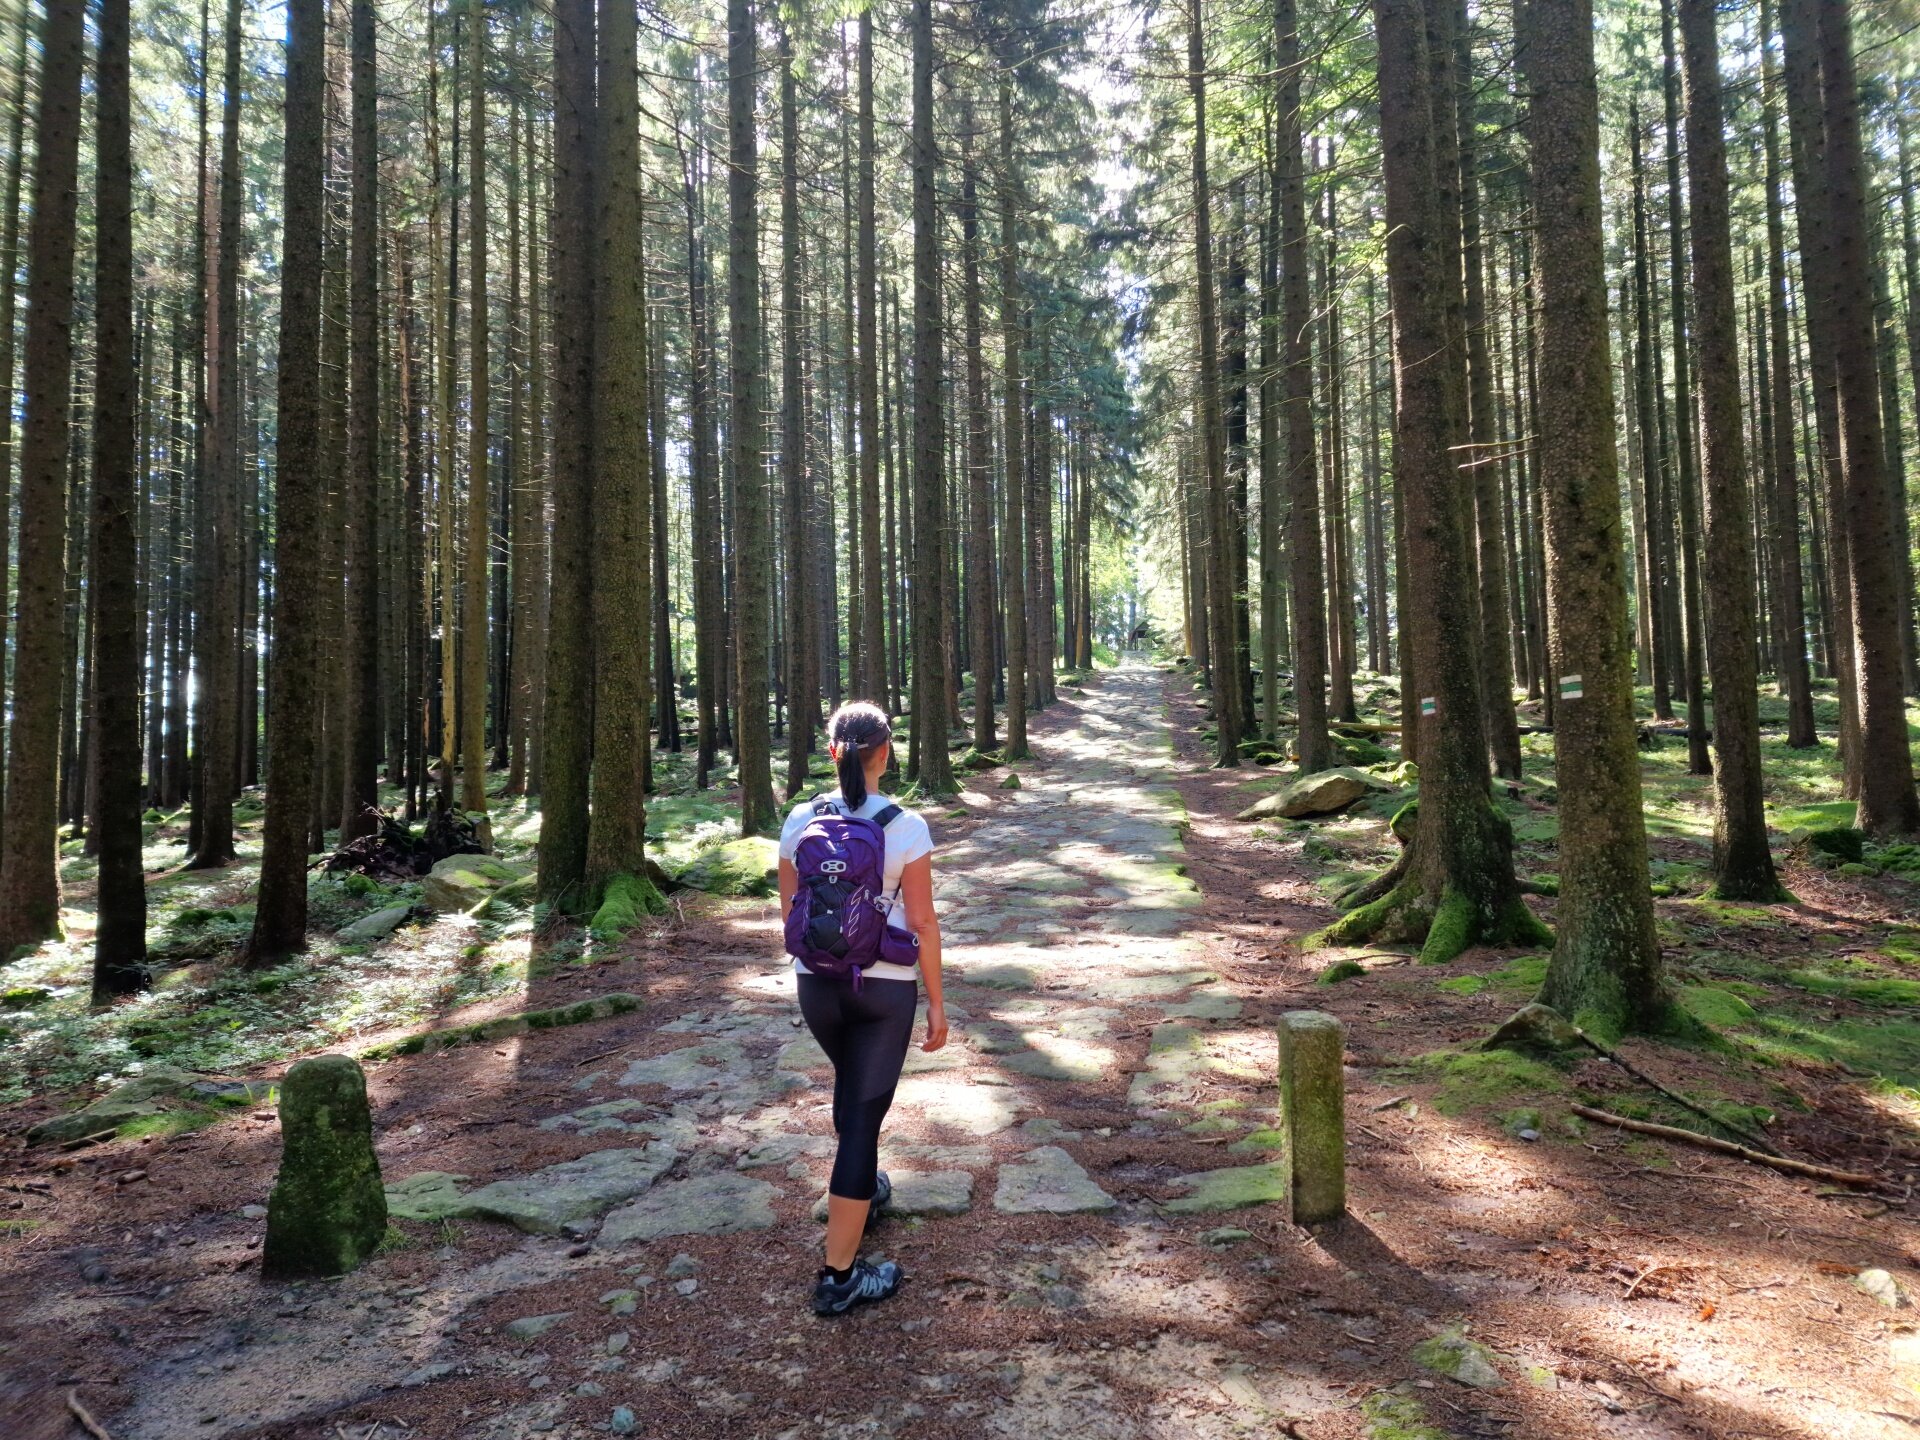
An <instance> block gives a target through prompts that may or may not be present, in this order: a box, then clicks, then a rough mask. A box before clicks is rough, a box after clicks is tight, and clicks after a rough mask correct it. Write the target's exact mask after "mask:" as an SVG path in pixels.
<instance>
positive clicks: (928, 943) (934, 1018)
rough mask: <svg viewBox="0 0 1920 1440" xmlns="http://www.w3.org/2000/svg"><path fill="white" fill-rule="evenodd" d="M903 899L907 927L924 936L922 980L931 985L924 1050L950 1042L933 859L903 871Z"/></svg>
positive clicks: (911, 864)
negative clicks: (941, 968) (942, 982)
mask: <svg viewBox="0 0 1920 1440" xmlns="http://www.w3.org/2000/svg"><path fill="white" fill-rule="evenodd" d="M900 899H901V903H902V904H904V905H905V906H906V909H907V928H908V929H910V930H911V931H913V933H914V934H915V935H918V936H919V937H920V977H921V979H922V980H924V981H925V982H926V986H927V1038H926V1039H925V1040H924V1041H923V1042H922V1043H921V1046H920V1048H921V1049H922V1050H938V1049H939V1048H940V1047H941V1046H942V1045H944V1044H946V1043H947V1004H946V997H945V996H944V995H943V994H942V993H941V989H940V917H939V916H938V915H937V914H935V913H934V909H933V857H932V856H931V855H922V856H921V857H920V858H919V859H918V860H909V861H908V862H907V866H906V868H905V869H904V870H902V871H901V872H900Z"/></svg>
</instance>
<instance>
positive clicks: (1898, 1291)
mask: <svg viewBox="0 0 1920 1440" xmlns="http://www.w3.org/2000/svg"><path fill="white" fill-rule="evenodd" d="M1853 1288H1854V1289H1856V1290H1858V1291H1859V1292H1860V1293H1861V1294H1862V1295H1865V1296H1866V1297H1867V1298H1868V1299H1870V1300H1874V1301H1876V1302H1878V1303H1879V1304H1881V1305H1884V1306H1886V1307H1887V1308H1888V1309H1889V1310H1904V1309H1906V1308H1907V1306H1908V1305H1909V1304H1910V1303H1911V1302H1910V1301H1909V1300H1908V1298H1907V1292H1906V1287H1905V1286H1903V1285H1901V1283H1900V1282H1899V1281H1898V1280H1896V1279H1894V1278H1893V1276H1892V1275H1890V1274H1888V1273H1887V1272H1886V1271H1885V1270H1880V1269H1873V1270H1862V1271H1861V1272H1860V1273H1859V1274H1858V1275H1856V1276H1854V1277H1853Z"/></svg>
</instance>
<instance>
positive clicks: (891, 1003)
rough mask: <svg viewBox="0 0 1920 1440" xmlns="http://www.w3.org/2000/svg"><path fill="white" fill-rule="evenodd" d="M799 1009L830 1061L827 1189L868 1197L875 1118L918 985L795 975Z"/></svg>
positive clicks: (892, 1076)
mask: <svg viewBox="0 0 1920 1440" xmlns="http://www.w3.org/2000/svg"><path fill="white" fill-rule="evenodd" d="M797 978H798V979H799V981H800V1013H801V1015H802V1016H804V1017H805V1018H806V1022H807V1028H808V1029H809V1030H811V1031H812V1032H813V1038H814V1039H816V1040H818V1041H819V1042H820V1048H821V1049H822V1050H824V1051H826V1052H827V1058H828V1059H829V1060H831V1061H833V1130H834V1133H835V1134H836V1135H838V1136H839V1137H840V1148H839V1150H838V1152H837V1153H836V1154H835V1155H834V1157H833V1179H832V1180H830V1181H829V1182H828V1183H827V1193H828V1194H830V1195H838V1196H839V1197H840V1198H841V1199H842V1200H871V1199H872V1198H873V1192H874V1190H875V1188H876V1181H875V1179H874V1172H875V1170H876V1169H877V1167H878V1165H879V1161H880V1122H881V1121H883V1120H885V1119H886V1118H887V1109H888V1107H889V1106H891V1105H892V1104H893V1091H894V1087H895V1086H897V1085H898V1084H899V1083H900V1067H901V1066H902V1065H904V1064H906V1061H907V1044H908V1042H909V1041H910V1040H912V1038H913V1012H914V1006H915V1004H916V1003H917V1002H918V1000H919V998H920V986H919V985H918V984H917V983H915V982H913V981H910V980H868V981H866V982H865V983H864V984H862V985H861V987H860V988H859V989H858V990H855V989H854V988H853V985H852V983H851V982H849V981H846V980H836V979H829V978H828V977H826V976H824V975H801V976H799V977H797Z"/></svg>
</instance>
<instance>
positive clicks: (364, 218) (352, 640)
mask: <svg viewBox="0 0 1920 1440" xmlns="http://www.w3.org/2000/svg"><path fill="white" fill-rule="evenodd" d="M373 11H374V6H373V0H353V5H352V21H351V23H352V41H351V46H352V61H351V65H352V74H353V176H352V182H351V183H352V202H351V203H352V212H353V213H352V229H353V237H352V257H353V258H352V264H353V273H352V275H351V277H350V278H349V280H348V289H349V292H350V293H349V296H348V301H347V303H348V309H349V312H350V320H349V324H350V326H351V328H352V337H351V339H350V341H349V344H350V346H351V349H352V366H353V382H352V394H351V396H350V399H349V404H350V406H351V409H350V411H349V413H348V421H347V493H346V497H345V499H346V511H347V514H346V520H347V527H346V594H347V624H346V627H345V634H344V637H343V638H344V639H345V641H346V649H347V658H346V671H347V704H346V713H345V714H344V715H343V716H342V717H341V726H340V730H341V739H342V741H343V742H344V749H343V752H342V756H343V760H344V762H345V763H344V770H343V784H342V786H341V808H340V843H341V844H342V845H344V844H346V843H347V842H348V841H350V840H356V839H358V838H359V837H361V836H362V835H371V834H373V833H374V831H375V830H376V829H377V828H378V826H379V817H378V813H377V812H378V807H379V803H380V702H381V694H380V664H379V635H380V598H379V597H380V586H379V577H378V567H377V560H376V555H377V550H376V548H375V526H376V509H375V503H376V501H375V497H376V496H377V494H378V489H379V484H380V455H379V440H378V426H379V423H380V348H379V337H378V334H377V332H376V326H377V322H378V316H377V313H376V307H377V305H378V298H379V290H378V286H379V255H378V238H377V237H378V229H377V226H378V220H379V210H378V206H379V193H378V184H379V172H378V169H377V166H378V163H379V150H378V146H379V140H380V130H379V92H378V89H377V76H376V69H375V67H376V63H377V61H376V55H375V42H374V13H373Z"/></svg>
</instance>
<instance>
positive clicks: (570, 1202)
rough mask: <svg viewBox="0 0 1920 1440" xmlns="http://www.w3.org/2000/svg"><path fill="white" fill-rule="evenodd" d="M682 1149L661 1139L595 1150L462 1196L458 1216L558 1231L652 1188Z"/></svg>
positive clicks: (532, 1229) (533, 1230)
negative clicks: (634, 1146)
mask: <svg viewBox="0 0 1920 1440" xmlns="http://www.w3.org/2000/svg"><path fill="white" fill-rule="evenodd" d="M679 1158H680V1152H679V1151H678V1150H677V1149H675V1148H674V1147H673V1146H672V1145H669V1144H667V1143H665V1142H664V1141H659V1140H656V1141H654V1142H653V1143H652V1144H651V1145H648V1146H646V1147H645V1148H644V1149H639V1150H596V1151H594V1152H593V1153H592V1154H591V1155H583V1156H581V1157H580V1158H579V1159H578V1160H567V1161H563V1162H562V1163H560V1164H558V1165H549V1166H547V1167H546V1168H545V1169H542V1170H536V1171H534V1172H533V1173H532V1174H531V1175H521V1176H516V1177H515V1178H513V1179H511V1180H496V1181H494V1182H493V1184H491V1185H483V1186H482V1187H481V1188H480V1189H478V1190H474V1191H471V1192H470V1193H468V1194H466V1195H464V1196H462V1197H461V1200H460V1205H459V1208H458V1209H455V1210H450V1211H448V1212H447V1217H448V1218H449V1219H454V1220H500V1221H504V1222H505V1223H506V1224H508V1225H512V1226H513V1227H514V1228H516V1229H519V1230H524V1231H526V1232H527V1233H528V1234H530V1235H557V1234H558V1233H559V1232H560V1227H561V1226H563V1225H565V1224H567V1223H568V1222H569V1221H575V1220H587V1219H591V1218H593V1217H594V1216H596V1215H602V1214H605V1213H606V1212H607V1211H608V1210H611V1209H612V1208H613V1207H614V1206H615V1205H618V1204H620V1203H621V1202H622V1201H624V1200H631V1199H632V1198H633V1197H634V1196H636V1195H638V1194H641V1193H642V1192H643V1191H645V1190H647V1189H648V1188H649V1187H650V1186H651V1185H652V1184H653V1182H654V1181H656V1180H658V1179H659V1178H660V1177H661V1176H662V1175H664V1174H666V1173H667V1171H668V1170H669V1169H671V1168H672V1166H673V1162H674V1161H676V1160H678V1159H679Z"/></svg>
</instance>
